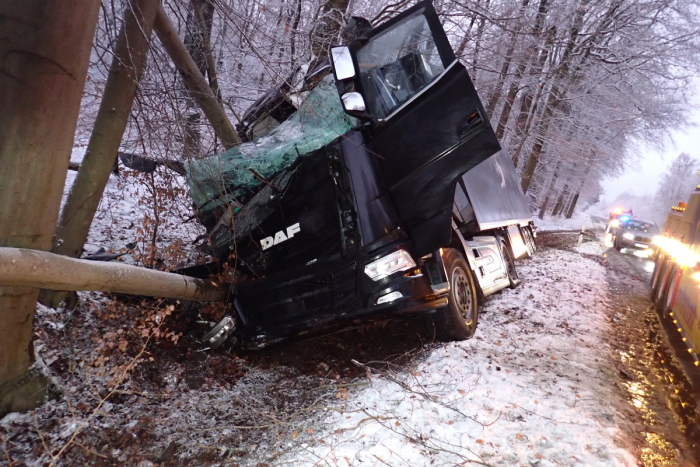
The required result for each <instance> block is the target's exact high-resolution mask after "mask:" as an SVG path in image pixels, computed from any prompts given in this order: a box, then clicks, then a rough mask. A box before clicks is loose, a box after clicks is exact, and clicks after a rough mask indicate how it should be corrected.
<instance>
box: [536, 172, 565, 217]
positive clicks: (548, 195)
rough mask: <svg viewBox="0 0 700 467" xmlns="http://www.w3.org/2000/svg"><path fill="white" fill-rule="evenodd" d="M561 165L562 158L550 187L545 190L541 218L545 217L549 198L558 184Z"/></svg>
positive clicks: (539, 215)
mask: <svg viewBox="0 0 700 467" xmlns="http://www.w3.org/2000/svg"><path fill="white" fill-rule="evenodd" d="M560 166H561V159H559V160H558V161H557V165H556V167H555V168H554V174H553V175H552V179H551V180H550V181H549V187H548V188H547V190H546V191H545V193H546V195H545V197H544V201H543V202H542V206H540V212H539V213H538V214H537V217H538V218H540V219H544V215H545V213H546V212H547V206H548V205H549V200H550V199H551V197H552V191H553V190H554V188H555V186H556V184H557V178H558V177H559V167H560Z"/></svg>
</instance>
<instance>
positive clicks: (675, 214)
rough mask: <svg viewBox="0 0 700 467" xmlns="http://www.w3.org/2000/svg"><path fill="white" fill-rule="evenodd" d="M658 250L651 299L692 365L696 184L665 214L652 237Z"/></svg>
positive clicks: (699, 318) (699, 309)
mask: <svg viewBox="0 0 700 467" xmlns="http://www.w3.org/2000/svg"><path fill="white" fill-rule="evenodd" d="M654 245H655V247H656V249H657V251H658V255H657V257H656V261H655V265H654V272H653V273H652V276H651V284H650V285H651V300H652V302H654V305H655V307H656V309H657V311H659V313H661V315H662V317H663V318H664V319H667V320H669V321H672V323H673V324H674V327H675V328H676V329H677V330H678V332H679V334H680V337H681V339H682V340H683V342H684V343H685V344H686V345H687V347H688V352H689V353H690V355H691V357H692V358H693V360H694V363H695V366H700V357H699V356H698V349H700V185H698V188H697V189H696V190H695V192H694V193H692V194H691V195H690V198H689V199H688V201H687V203H684V202H681V203H678V204H677V205H675V206H673V207H672V208H671V211H670V212H669V213H668V214H667V215H666V222H665V223H664V227H663V232H662V234H661V235H658V236H657V237H655V239H654Z"/></svg>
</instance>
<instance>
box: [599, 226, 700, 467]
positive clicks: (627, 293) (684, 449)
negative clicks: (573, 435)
mask: <svg viewBox="0 0 700 467" xmlns="http://www.w3.org/2000/svg"><path fill="white" fill-rule="evenodd" d="M595 233H596V236H597V238H598V239H601V238H602V237H603V231H602V229H601V230H597V231H596V232H595ZM603 263H604V265H605V266H606V269H607V276H608V287H609V291H610V297H611V299H612V300H613V303H612V304H613V306H612V307H611V308H610V310H609V311H608V313H609V316H608V318H609V319H610V323H611V326H612V332H611V334H610V345H611V348H612V350H613V353H614V365H615V368H614V369H611V373H614V372H616V373H617V374H616V375H614V376H616V378H615V383H614V384H615V386H616V387H617V389H618V390H619V391H620V393H621V396H622V400H624V401H626V404H625V405H624V406H621V407H618V411H619V413H620V416H621V417H623V420H621V421H622V422H623V423H622V425H623V426H624V427H625V431H626V432H627V436H629V437H630V438H631V439H630V440H629V441H631V442H632V443H633V444H634V445H635V446H636V448H637V449H638V452H637V455H638V459H639V465H642V466H645V467H651V466H683V467H685V466H698V465H700V416H698V406H699V405H700V404H699V401H700V369H699V368H697V367H695V366H694V364H693V362H692V360H691V358H690V356H689V354H688V353H687V351H686V347H685V344H684V343H683V342H682V340H681V338H680V334H679V333H678V332H677V330H676V328H675V326H673V324H672V322H671V321H670V320H668V318H664V317H663V316H661V315H660V314H659V313H657V312H656V310H655V309H654V306H653V304H652V303H651V300H650V291H651V290H650V287H649V281H650V279H651V274H652V272H653V269H654V262H653V261H652V260H650V259H648V258H645V257H643V256H641V255H639V254H637V253H634V252H631V251H630V252H628V251H627V250H623V251H622V252H618V251H616V250H615V249H614V248H609V249H608V250H607V251H606V252H605V254H604V260H603ZM611 376H613V375H611Z"/></svg>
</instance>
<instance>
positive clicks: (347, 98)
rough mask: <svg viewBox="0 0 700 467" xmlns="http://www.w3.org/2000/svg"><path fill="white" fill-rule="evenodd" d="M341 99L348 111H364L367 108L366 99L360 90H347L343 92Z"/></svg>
mask: <svg viewBox="0 0 700 467" xmlns="http://www.w3.org/2000/svg"><path fill="white" fill-rule="evenodd" d="M341 99H342V100H343V107H345V110H346V111H347V112H364V111H365V110H366V107H365V100H364V98H363V97H362V94H360V93H359V92H347V93H345V94H343V97H342V98H341Z"/></svg>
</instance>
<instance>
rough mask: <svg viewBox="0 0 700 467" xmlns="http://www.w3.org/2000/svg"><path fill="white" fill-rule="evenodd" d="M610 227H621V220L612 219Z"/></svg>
mask: <svg viewBox="0 0 700 467" xmlns="http://www.w3.org/2000/svg"><path fill="white" fill-rule="evenodd" d="M610 227H620V221H618V220H617V219H613V220H611V221H610Z"/></svg>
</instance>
